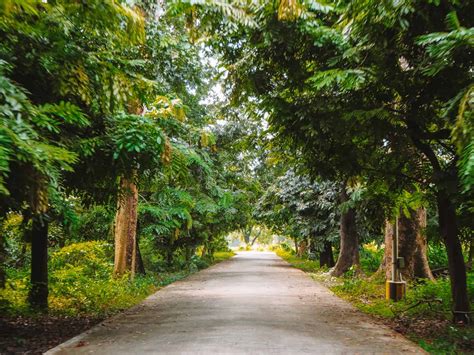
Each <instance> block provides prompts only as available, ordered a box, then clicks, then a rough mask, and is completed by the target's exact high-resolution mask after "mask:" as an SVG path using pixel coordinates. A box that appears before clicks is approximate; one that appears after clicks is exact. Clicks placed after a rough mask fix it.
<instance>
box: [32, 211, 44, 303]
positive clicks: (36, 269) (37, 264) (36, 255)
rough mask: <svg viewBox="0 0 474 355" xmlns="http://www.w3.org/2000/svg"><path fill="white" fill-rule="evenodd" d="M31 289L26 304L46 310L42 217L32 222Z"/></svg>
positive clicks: (35, 218) (37, 217)
mask: <svg viewBox="0 0 474 355" xmlns="http://www.w3.org/2000/svg"><path fill="white" fill-rule="evenodd" d="M31 232H32V233H31V234H32V239H31V288H30V291H29V294H28V302H29V304H30V306H31V307H32V308H36V309H40V310H46V309H47V308H48V222H47V221H46V218H44V217H43V216H35V217H34V218H33V220H32V231H31Z"/></svg>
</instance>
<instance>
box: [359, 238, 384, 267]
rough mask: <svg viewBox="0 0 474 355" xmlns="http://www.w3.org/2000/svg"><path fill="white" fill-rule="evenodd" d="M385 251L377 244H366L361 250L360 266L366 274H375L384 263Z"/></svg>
mask: <svg viewBox="0 0 474 355" xmlns="http://www.w3.org/2000/svg"><path fill="white" fill-rule="evenodd" d="M383 254H384V250H383V249H381V248H379V247H378V246H377V245H376V244H375V243H369V244H365V245H364V246H363V247H362V249H361V250H360V266H361V267H362V270H363V271H365V272H368V273H370V272H375V271H377V269H378V268H379V266H380V263H381V262H382V258H383Z"/></svg>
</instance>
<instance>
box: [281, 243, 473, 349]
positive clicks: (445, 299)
mask: <svg viewBox="0 0 474 355" xmlns="http://www.w3.org/2000/svg"><path fill="white" fill-rule="evenodd" d="M371 247H372V248H371ZM274 250H275V252H276V254H277V255H279V256H280V257H281V258H283V259H284V260H286V261H287V262H289V263H290V264H291V265H292V266H294V267H296V268H298V269H300V270H303V271H304V272H307V273H308V274H309V275H310V276H311V277H312V278H314V279H315V280H316V281H318V282H321V283H323V284H324V285H325V286H326V287H328V288H329V289H330V290H331V291H333V292H334V293H335V294H336V295H337V296H339V297H341V298H343V299H345V300H347V301H349V302H350V303H352V304H353V305H354V306H355V307H357V308H358V309H359V310H361V311H363V312H364V313H367V314H369V315H371V316H373V317H376V318H377V319H380V320H382V321H383V322H384V323H385V324H387V325H388V326H390V327H391V328H392V329H394V330H396V331H397V332H400V333H402V334H403V335H405V336H407V337H408V338H410V339H411V340H413V341H415V342H417V343H418V344H419V345H420V346H421V347H422V348H423V349H425V350H426V351H428V352H429V353H433V354H460V353H466V354H468V353H471V352H472V351H474V332H473V331H472V328H471V327H467V326H461V327H460V326H454V325H453V324H452V322H451V320H450V318H451V309H452V300H451V297H450V285H449V279H448V278H447V277H446V276H440V277H439V278H437V279H436V281H431V280H418V281H413V282H410V283H409V284H408V290H407V295H406V298H404V299H403V300H401V301H399V302H393V301H388V300H386V297H385V277H384V276H383V275H381V274H380V273H378V274H377V267H375V268H374V267H370V266H369V267H367V266H368V265H372V263H373V261H374V260H376V261H378V263H380V261H381V257H380V253H377V251H376V250H374V249H373V246H372V245H368V246H364V247H363V254H364V256H363V257H362V258H361V265H366V266H365V267H364V266H363V267H362V270H363V272H361V273H356V272H355V270H353V269H352V270H348V271H347V272H346V273H345V274H344V275H343V276H342V277H340V278H335V277H332V276H331V274H330V273H329V269H328V268H327V267H320V266H319V262H318V261H314V260H308V259H307V256H301V257H299V256H297V255H296V254H295V252H294V250H292V249H291V248H289V247H281V246H278V247H275V248H274ZM374 265H377V263H376V264H374ZM468 285H469V294H470V295H471V300H472V299H474V297H473V295H474V272H469V273H468ZM471 305H474V301H472V303H471Z"/></svg>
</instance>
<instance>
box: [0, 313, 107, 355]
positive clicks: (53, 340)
mask: <svg viewBox="0 0 474 355" xmlns="http://www.w3.org/2000/svg"><path fill="white" fill-rule="evenodd" d="M102 320H103V318H96V317H66V316H49V315H43V316H34V317H25V316H18V317H5V316H1V317H0V353H1V354H42V353H44V352H45V351H46V350H48V349H50V348H52V347H54V346H56V345H58V344H60V343H62V342H64V341H65V340H67V339H69V338H72V337H73V336H75V335H77V334H80V333H82V332H83V331H85V330H87V329H89V328H91V327H92V326H94V325H96V324H97V323H99V322H100V321H102Z"/></svg>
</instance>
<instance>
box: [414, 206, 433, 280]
mask: <svg viewBox="0 0 474 355" xmlns="http://www.w3.org/2000/svg"><path fill="white" fill-rule="evenodd" d="M416 218H417V222H418V230H417V234H416V240H417V242H416V251H415V269H414V276H415V277H419V278H425V279H430V280H434V276H433V273H432V272H431V268H430V264H429V263H428V254H427V247H428V242H427V240H426V225H427V222H426V220H427V218H426V209H425V208H419V209H418V210H417V212H416Z"/></svg>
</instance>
